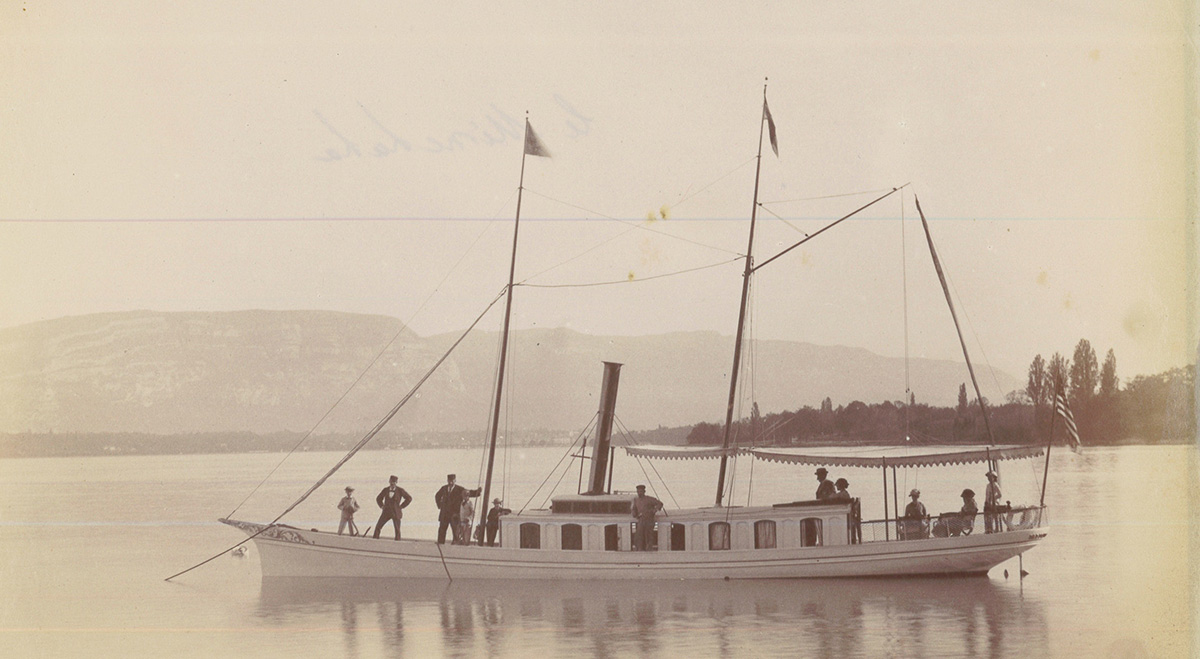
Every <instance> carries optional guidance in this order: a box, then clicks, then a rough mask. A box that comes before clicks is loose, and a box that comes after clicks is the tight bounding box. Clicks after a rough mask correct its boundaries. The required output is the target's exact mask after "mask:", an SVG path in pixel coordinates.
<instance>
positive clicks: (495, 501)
mask: <svg viewBox="0 0 1200 659" xmlns="http://www.w3.org/2000/svg"><path fill="white" fill-rule="evenodd" d="M492 503H504V502H503V501H501V500H499V499H492Z"/></svg>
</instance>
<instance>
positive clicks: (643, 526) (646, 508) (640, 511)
mask: <svg viewBox="0 0 1200 659" xmlns="http://www.w3.org/2000/svg"><path fill="white" fill-rule="evenodd" d="M662 507H663V504H662V502H661V501H659V500H658V499H655V498H654V497H652V496H649V495H647V494H646V486H645V485H638V486H637V496H636V497H634V499H633V516H634V517H635V518H636V519H637V533H635V534H634V536H633V550H634V551H652V549H653V547H654V543H653V538H654V516H655V514H657V513H658V511H660V510H662Z"/></svg>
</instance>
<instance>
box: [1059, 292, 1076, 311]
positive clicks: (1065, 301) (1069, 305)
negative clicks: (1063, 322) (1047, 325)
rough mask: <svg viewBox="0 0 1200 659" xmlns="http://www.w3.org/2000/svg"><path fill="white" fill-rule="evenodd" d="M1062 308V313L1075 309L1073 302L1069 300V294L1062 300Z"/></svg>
mask: <svg viewBox="0 0 1200 659" xmlns="http://www.w3.org/2000/svg"><path fill="white" fill-rule="evenodd" d="M1062 306H1063V310H1064V311H1070V310H1071V309H1074V308H1075V301H1074V300H1072V299H1071V294H1070V293H1067V296H1066V297H1064V298H1063V302H1062Z"/></svg>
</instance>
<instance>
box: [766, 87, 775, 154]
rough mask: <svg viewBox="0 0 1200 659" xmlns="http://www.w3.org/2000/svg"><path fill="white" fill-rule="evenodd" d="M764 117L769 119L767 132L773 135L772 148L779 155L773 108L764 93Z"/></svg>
mask: <svg viewBox="0 0 1200 659" xmlns="http://www.w3.org/2000/svg"><path fill="white" fill-rule="evenodd" d="M763 117H765V118H766V119H767V132H768V133H769V134H770V136H771V150H772V151H774V152H775V157H776V158H778V157H779V142H776V141H775V120H774V119H772V118H771V108H770V107H768V106H767V95H766V93H764V94H763Z"/></svg>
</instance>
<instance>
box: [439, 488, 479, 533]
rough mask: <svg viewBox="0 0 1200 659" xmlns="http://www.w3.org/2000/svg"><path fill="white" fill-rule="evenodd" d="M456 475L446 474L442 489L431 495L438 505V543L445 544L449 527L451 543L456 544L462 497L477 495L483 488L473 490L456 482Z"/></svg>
mask: <svg viewBox="0 0 1200 659" xmlns="http://www.w3.org/2000/svg"><path fill="white" fill-rule="evenodd" d="M456 478H457V477H456V476H455V475H454V474H446V484H445V485H443V486H442V489H440V490H438V491H437V494H435V495H433V502H434V503H436V504H437V507H438V537H437V541H438V544H439V545H444V544H446V529H447V528H449V529H450V533H451V534H452V538H453V543H454V544H456V545H457V544H458V543H459V542H460V541H461V540H464V539H460V538H459V537H458V536H459V526H458V521H459V513H460V512H461V510H462V504H463V499H466V498H467V497H477V496H479V494H480V493H481V492H483V488H481V487H477V488H475V489H473V490H468V489H467V488H465V487H463V486H461V485H458V484H456V483H455V482H454V481H455V479H456Z"/></svg>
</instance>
